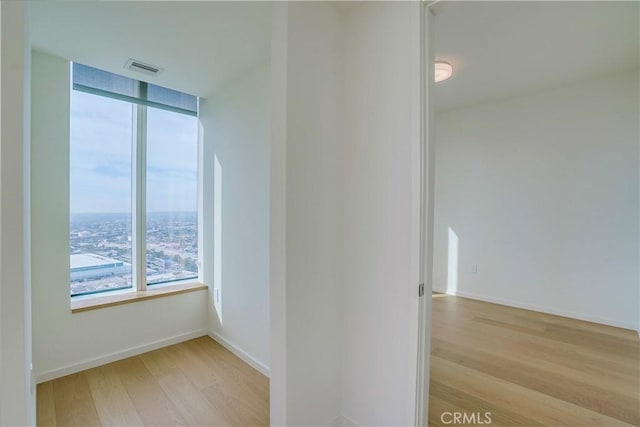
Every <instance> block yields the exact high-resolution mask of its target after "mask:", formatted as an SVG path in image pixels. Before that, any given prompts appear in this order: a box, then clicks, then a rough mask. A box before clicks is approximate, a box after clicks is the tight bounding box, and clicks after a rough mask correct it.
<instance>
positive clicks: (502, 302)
mask: <svg viewBox="0 0 640 427" xmlns="http://www.w3.org/2000/svg"><path fill="white" fill-rule="evenodd" d="M433 291H434V292H438V293H443V294H447V295H455V296H460V297H464V298H470V299H475V300H479V301H485V302H492V303H494V304H500V305H508V306H510V307H516V308H523V309H525V310H532V311H538V312H540V313H547V314H553V315H556V316H562V317H569V318H571V319H578V320H584V321H587V322H593V323H600V324H602V325H608V326H615V327H616V328H622V329H631V330H636V329H637V327H636V325H634V324H631V323H627V322H620V321H618V320H612V319H606V318H602V317H596V316H590V315H585V314H582V313H574V312H571V311H565V310H556V309H553V308H548V307H544V306H540V305H535V304H528V303H523V302H519V301H513V300H510V299H506V298H494V297H486V296H483V295H477V294H473V293H470V292H465V291H447V290H438V289H434V290H433Z"/></svg>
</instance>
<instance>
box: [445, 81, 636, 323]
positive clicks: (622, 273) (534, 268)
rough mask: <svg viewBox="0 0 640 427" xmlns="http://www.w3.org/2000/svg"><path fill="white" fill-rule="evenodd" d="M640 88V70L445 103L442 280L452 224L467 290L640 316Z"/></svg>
mask: <svg viewBox="0 0 640 427" xmlns="http://www.w3.org/2000/svg"><path fill="white" fill-rule="evenodd" d="M638 96H639V95H638V70H635V71H633V72H628V73H623V74H615V75H609V76H604V77H602V78H599V79H594V80H590V81H584V82H579V83H574V84H572V85H568V86H564V87H561V88H551V89H549V90H545V91H541V92H538V93H534V94H530V95H527V96H521V97H517V98H512V99H507V100H502V101H497V102H491V103H485V104H481V105H477V106H473V107H469V108H463V109H459V110H453V111H449V112H443V113H440V114H438V115H437V116H436V180H435V182H436V202H435V206H436V214H435V224H436V225H435V226H436V241H435V247H436V250H435V271H434V288H435V289H437V290H440V291H445V290H446V289H447V267H448V265H447V263H448V255H447V251H448V228H449V227H450V228H451V229H452V230H453V231H454V232H455V233H456V234H457V237H458V242H459V253H458V261H459V264H458V266H457V269H454V271H457V275H458V280H457V292H458V293H459V294H461V295H468V296H470V297H476V298H479V299H487V300H492V301H496V302H499V303H505V304H509V305H515V306H522V307H528V308H532V309H534V310H540V311H546V312H550V313H557V314H561V315H565V316H569V317H576V318H581V319H586V320H592V321H596V322H601V323H606V324H611V325H617V326H621V327H625V328H633V329H636V328H640V325H638V317H639V313H638V310H639V307H638V300H639V296H638V291H639V290H638V283H639V276H638V256H639V250H638V240H639V237H638V236H639V231H640V230H639V225H638V218H639V210H638V205H639V199H638V193H639V188H638V186H639V176H638V168H639V166H638V155H639V153H638V140H639V137H638V133H639V129H638V126H639V123H638V121H639V99H638ZM473 264H477V265H478V272H477V274H472V273H471V266H472V265H473ZM452 288H455V286H454V284H453V283H452V284H450V285H449V289H450V290H455V289H452Z"/></svg>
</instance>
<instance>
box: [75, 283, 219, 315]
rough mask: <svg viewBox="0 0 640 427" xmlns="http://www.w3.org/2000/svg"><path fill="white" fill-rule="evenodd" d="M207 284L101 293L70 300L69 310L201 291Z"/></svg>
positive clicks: (76, 311)
mask: <svg viewBox="0 0 640 427" xmlns="http://www.w3.org/2000/svg"><path fill="white" fill-rule="evenodd" d="M207 288H208V286H207V285H205V284H204V283H199V282H191V283H181V284H178V285H166V286H160V287H158V288H155V289H150V290H146V291H139V292H126V293H120V294H111V295H102V296H99V297H92V298H85V299H79V300H74V301H71V312H72V313H81V312H83V311H89V310H97V309H99V308H105V307H113V306H115V305H122V304H129V303H132V302H138V301H145V300H149V299H155V298H162V297H168V296H170V295H178V294H185V293H187V292H195V291H203V290H205V289H207Z"/></svg>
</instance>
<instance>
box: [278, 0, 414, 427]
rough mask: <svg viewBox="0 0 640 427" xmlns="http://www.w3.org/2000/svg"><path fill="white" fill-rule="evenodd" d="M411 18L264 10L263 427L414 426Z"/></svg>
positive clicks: (324, 8) (402, 8)
mask: <svg viewBox="0 0 640 427" xmlns="http://www.w3.org/2000/svg"><path fill="white" fill-rule="evenodd" d="M418 17H419V15H418V4H417V3H416V4H409V3H363V4H358V5H355V6H353V7H350V8H342V7H340V8H337V7H335V5H333V4H331V3H328V2H301V3H290V4H288V6H287V5H282V6H280V7H279V8H277V13H276V16H275V21H274V22H277V24H274V26H273V28H274V50H273V52H274V54H273V57H272V67H273V70H274V71H273V72H274V73H275V70H276V69H278V67H280V66H283V64H284V71H282V76H283V77H282V79H280V75H278V76H274V78H273V82H272V84H273V86H272V88H274V90H272V106H273V109H272V140H271V147H272V152H271V186H272V188H271V194H272V199H271V231H272V233H271V241H272V246H271V254H270V255H271V260H272V262H271V268H272V272H271V278H272V284H271V286H272V292H271V297H272V301H271V304H272V305H271V306H272V316H273V317H272V325H273V329H272V331H271V334H272V337H273V338H272V341H271V343H272V349H271V351H272V359H271V363H272V366H276V365H278V366H279V368H278V374H277V375H276V370H275V369H272V375H271V382H272V386H271V393H272V395H271V398H272V399H275V400H277V402H278V403H277V404H276V405H274V404H272V418H271V422H272V424H275V425H281V424H285V423H286V424H288V425H327V424H328V423H331V422H334V423H348V422H354V423H357V424H360V425H409V424H413V420H414V418H413V417H414V414H415V400H414V396H415V387H416V381H415V380H416V378H415V370H416V351H417V348H416V341H417V329H416V327H417V312H418V304H417V303H418V294H417V285H418V281H417V280H418V264H417V257H418V237H419V235H418V196H419V191H418V190H419V180H418V172H419V156H418V155H415V156H414V154H416V153H417V152H419V120H417V119H418V118H419V66H418V65H419V50H418V44H419V28H418V24H419V19H418ZM280 108H282V111H281V110H280ZM278 168H284V172H285V173H284V175H282V174H281V171H280V169H278ZM281 190H283V192H282V193H281V192H280V191H281ZM273 195H275V197H273ZM283 207H284V209H283ZM282 242H284V244H282ZM274 307H279V308H281V307H285V309H284V315H283V313H281V312H280V311H278V312H276V311H275V310H273V308H274ZM280 327H281V328H282V329H283V330H280V329H278V328H280ZM281 376H282V377H284V378H285V381H284V382H283V383H282V382H280V377H281ZM274 406H275V407H274ZM274 414H276V415H275V416H274ZM332 420H333V421H332Z"/></svg>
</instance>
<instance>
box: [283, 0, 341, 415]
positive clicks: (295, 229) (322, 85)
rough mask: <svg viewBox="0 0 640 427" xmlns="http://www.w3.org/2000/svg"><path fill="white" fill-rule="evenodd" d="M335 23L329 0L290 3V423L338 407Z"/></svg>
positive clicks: (337, 54) (338, 74)
mask: <svg viewBox="0 0 640 427" xmlns="http://www.w3.org/2000/svg"><path fill="white" fill-rule="evenodd" d="M341 34H342V28H341V22H340V17H339V12H338V10H337V9H336V8H335V7H334V6H333V5H332V4H330V3H327V2H313V3H297V2H292V3H290V4H289V11H288V36H289V37H288V44H287V71H286V73H287V74H286V75H287V91H286V95H287V101H286V102H287V105H286V108H287V109H286V120H287V122H286V132H287V134H286V138H287V139H286V183H287V187H286V227H287V228H286V318H287V324H286V336H287V342H286V360H287V376H286V378H287V380H286V388H287V424H288V425H327V424H329V423H330V422H332V421H333V420H334V419H335V418H336V417H337V416H338V415H339V413H340V397H341V393H340V377H341V368H340V365H341V363H340V358H341V342H340V336H341V325H342V279H343V260H342V256H343V250H342V247H343V242H342V233H343V226H342V222H343V218H342V206H343V201H342V197H343V196H342V195H343V172H342V171H343V151H342V144H343V139H342V100H343V98H342V89H343V86H342V81H341V72H342V62H341V61H342V51H341V46H342V43H343V39H342V37H341Z"/></svg>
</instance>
